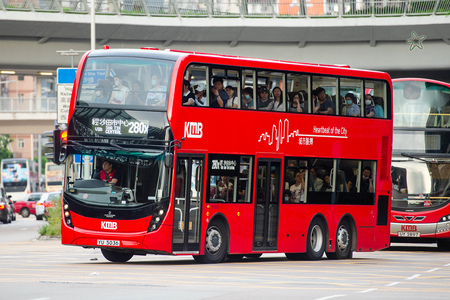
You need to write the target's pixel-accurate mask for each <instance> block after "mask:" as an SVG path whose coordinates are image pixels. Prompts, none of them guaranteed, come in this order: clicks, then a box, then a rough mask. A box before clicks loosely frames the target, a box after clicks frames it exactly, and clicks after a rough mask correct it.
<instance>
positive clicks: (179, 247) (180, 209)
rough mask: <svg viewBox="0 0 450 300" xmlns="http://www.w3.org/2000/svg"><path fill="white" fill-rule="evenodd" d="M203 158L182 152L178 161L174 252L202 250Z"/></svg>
mask: <svg viewBox="0 0 450 300" xmlns="http://www.w3.org/2000/svg"><path fill="white" fill-rule="evenodd" d="M203 161H204V159H203V157H188V156H184V155H183V156H182V155H179V156H178V158H177V162H176V178H175V204H174V212H173V249H172V250H173V252H178V253H179V252H189V253H192V252H199V249H200V248H199V247H200V223H201V222H200V216H201V211H200V208H201V203H202V190H203V188H202V183H203V166H204V163H203Z"/></svg>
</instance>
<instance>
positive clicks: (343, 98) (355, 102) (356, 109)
mask: <svg viewBox="0 0 450 300" xmlns="http://www.w3.org/2000/svg"><path fill="white" fill-rule="evenodd" d="M362 91H363V81H362V80H360V79H352V78H341V79H340V80H339V111H340V114H341V115H342V116H352V117H354V116H361V96H363V94H364V93H363V92H362Z"/></svg>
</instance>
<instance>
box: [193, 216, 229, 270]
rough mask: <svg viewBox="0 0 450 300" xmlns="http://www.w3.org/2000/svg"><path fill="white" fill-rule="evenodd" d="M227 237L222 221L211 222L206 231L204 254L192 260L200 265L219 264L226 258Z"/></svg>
mask: <svg viewBox="0 0 450 300" xmlns="http://www.w3.org/2000/svg"><path fill="white" fill-rule="evenodd" d="M227 244H228V236H227V231H226V228H225V225H224V224H223V222H222V221H213V222H212V223H211V224H210V225H209V226H208V230H207V231H206V239H205V254H204V255H196V256H194V259H195V260H196V261H197V262H200V263H219V262H222V261H224V260H225V259H226V256H227Z"/></svg>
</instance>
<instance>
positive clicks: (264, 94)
mask: <svg viewBox="0 0 450 300" xmlns="http://www.w3.org/2000/svg"><path fill="white" fill-rule="evenodd" d="M259 96H260V98H259V101H258V109H259V110H272V108H273V101H272V100H270V99H269V90H268V89H267V88H265V87H263V88H262V89H261V91H260V92H259Z"/></svg>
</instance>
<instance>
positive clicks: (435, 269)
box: [427, 268, 441, 273]
mask: <svg viewBox="0 0 450 300" xmlns="http://www.w3.org/2000/svg"><path fill="white" fill-rule="evenodd" d="M440 269H441V268H434V269H431V270H428V271H427V273H431V272H434V271H437V270H440Z"/></svg>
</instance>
